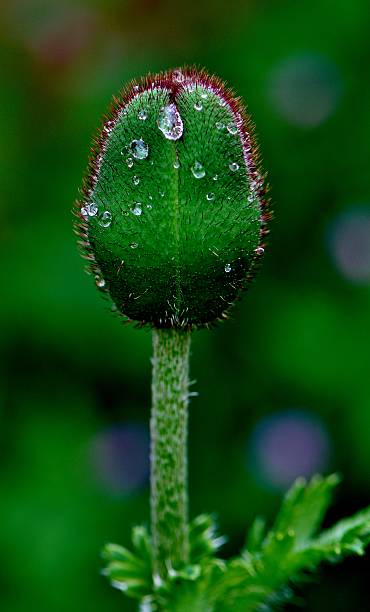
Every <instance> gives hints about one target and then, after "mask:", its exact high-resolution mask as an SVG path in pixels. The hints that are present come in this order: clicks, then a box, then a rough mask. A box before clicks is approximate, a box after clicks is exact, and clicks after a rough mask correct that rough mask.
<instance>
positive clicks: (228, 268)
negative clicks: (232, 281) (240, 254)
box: [225, 264, 231, 272]
mask: <svg viewBox="0 0 370 612" xmlns="http://www.w3.org/2000/svg"><path fill="white" fill-rule="evenodd" d="M225 272H231V265H230V264H226V266H225Z"/></svg>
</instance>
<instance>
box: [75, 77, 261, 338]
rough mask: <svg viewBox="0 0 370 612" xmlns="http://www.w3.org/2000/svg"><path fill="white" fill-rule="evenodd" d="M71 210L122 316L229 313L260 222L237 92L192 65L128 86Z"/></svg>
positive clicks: (183, 321) (101, 284) (196, 323)
mask: <svg viewBox="0 0 370 612" xmlns="http://www.w3.org/2000/svg"><path fill="white" fill-rule="evenodd" d="M76 215H77V217H78V221H77V231H78V233H79V235H80V237H81V240H80V245H81V247H82V250H83V252H84V255H85V256H86V258H87V259H88V262H89V271H90V272H91V273H92V274H93V275H94V277H95V280H96V284H97V286H98V288H99V289H100V290H101V291H103V292H106V293H108V294H109V295H110V297H111V299H112V300H113V302H114V304H115V307H116V308H117V310H118V311H119V312H120V313H122V315H124V316H125V318H127V319H129V320H133V321H137V322H139V323H141V324H146V323H147V324H151V325H153V326H156V327H179V328H192V327H202V326H205V325H208V324H211V323H213V322H216V321H217V320H221V319H224V318H226V316H227V312H228V310H229V308H230V307H231V305H232V304H233V302H234V301H235V299H236V298H238V297H239V295H240V293H241V291H242V290H243V289H244V288H245V287H246V286H247V285H248V283H249V282H250V280H251V279H252V278H253V276H254V274H255V271H256V268H257V266H258V263H259V262H260V260H261V256H262V254H263V252H264V248H265V240H266V234H267V230H266V222H267V221H268V219H269V212H268V210H267V200H266V188H265V186H264V179H263V177H262V175H261V172H260V170H259V163H258V152H257V149H256V145H255V142H254V138H253V127H252V125H251V122H250V119H249V117H248V116H247V114H246V112H245V109H244V107H243V105H242V103H241V101H240V100H239V99H238V98H235V97H234V96H233V95H232V93H231V92H230V91H229V90H228V89H226V87H225V86H224V85H223V83H221V82H220V81H219V80H218V79H217V78H215V77H210V76H208V75H207V74H206V73H205V72H203V71H200V72H198V71H196V70H193V69H184V70H173V71H169V72H166V73H162V74H159V75H156V76H149V77H147V78H146V79H143V80H141V81H139V82H138V83H131V84H130V85H129V86H128V87H127V88H126V89H124V91H123V92H122V93H121V95H120V96H119V98H118V99H115V100H114V103H113V107H112V109H111V112H110V114H109V117H108V118H107V119H106V120H105V122H104V124H103V127H102V130H101V132H100V134H99V135H98V137H97V139H96V140H95V142H94V149H93V156H92V158H91V160H90V164H89V168H88V172H87V175H86V178H85V182H84V188H83V197H82V200H81V201H80V202H78V203H77V211H76Z"/></svg>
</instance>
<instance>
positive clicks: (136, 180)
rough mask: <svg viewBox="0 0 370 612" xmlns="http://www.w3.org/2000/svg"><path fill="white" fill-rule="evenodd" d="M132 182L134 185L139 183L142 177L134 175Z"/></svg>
mask: <svg viewBox="0 0 370 612" xmlns="http://www.w3.org/2000/svg"><path fill="white" fill-rule="evenodd" d="M132 182H133V183H134V185H138V184H139V183H140V179H139V177H138V176H133V177H132Z"/></svg>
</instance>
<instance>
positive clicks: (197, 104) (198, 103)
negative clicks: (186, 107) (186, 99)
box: [194, 102, 203, 111]
mask: <svg viewBox="0 0 370 612" xmlns="http://www.w3.org/2000/svg"><path fill="white" fill-rule="evenodd" d="M194 108H195V110H196V111H201V110H203V104H202V103H201V102H195V104H194Z"/></svg>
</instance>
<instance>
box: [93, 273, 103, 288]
mask: <svg viewBox="0 0 370 612" xmlns="http://www.w3.org/2000/svg"><path fill="white" fill-rule="evenodd" d="M95 283H96V286H97V287H99V289H102V288H103V287H105V280H104V278H101V277H99V276H97V277H96V279H95Z"/></svg>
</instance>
